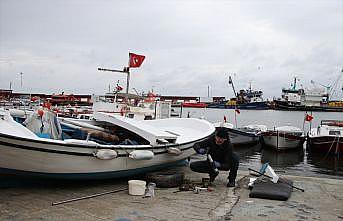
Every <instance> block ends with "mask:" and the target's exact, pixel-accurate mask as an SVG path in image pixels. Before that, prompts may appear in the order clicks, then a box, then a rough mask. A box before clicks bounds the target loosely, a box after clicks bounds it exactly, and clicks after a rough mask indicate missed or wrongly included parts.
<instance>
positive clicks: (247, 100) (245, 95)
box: [207, 76, 269, 110]
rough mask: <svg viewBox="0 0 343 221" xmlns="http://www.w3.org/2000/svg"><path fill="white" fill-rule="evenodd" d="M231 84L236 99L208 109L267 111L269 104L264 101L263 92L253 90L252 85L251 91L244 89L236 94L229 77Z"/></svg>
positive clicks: (210, 105)
mask: <svg viewBox="0 0 343 221" xmlns="http://www.w3.org/2000/svg"><path fill="white" fill-rule="evenodd" d="M229 84H231V85H232V89H233V92H234V95H235V97H234V98H231V99H230V100H227V101H223V102H221V103H212V104H209V105H208V106H207V107H209V108H227V109H243V110H267V109H269V104H268V102H267V101H264V100H263V92H262V91H261V90H253V89H252V88H251V84H250V87H249V89H246V90H245V89H242V90H240V91H239V92H238V93H236V90H235V87H234V84H233V81H232V78H231V76H230V77H229Z"/></svg>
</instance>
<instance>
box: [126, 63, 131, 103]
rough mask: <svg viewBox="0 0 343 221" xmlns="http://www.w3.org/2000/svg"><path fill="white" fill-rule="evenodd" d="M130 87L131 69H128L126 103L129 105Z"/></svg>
mask: <svg viewBox="0 0 343 221" xmlns="http://www.w3.org/2000/svg"><path fill="white" fill-rule="evenodd" d="M129 87H130V68H129V67H128V68H127V78H126V101H127V103H129Z"/></svg>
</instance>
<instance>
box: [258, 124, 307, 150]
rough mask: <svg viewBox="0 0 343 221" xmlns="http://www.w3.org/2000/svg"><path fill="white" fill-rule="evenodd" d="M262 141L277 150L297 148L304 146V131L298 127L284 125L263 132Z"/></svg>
mask: <svg viewBox="0 0 343 221" xmlns="http://www.w3.org/2000/svg"><path fill="white" fill-rule="evenodd" d="M261 136H262V143H263V145H265V146H268V147H271V148H273V149H275V150H277V151H283V150H289V149H295V148H299V147H302V146H303V143H304V142H305V136H304V132H303V131H302V130H301V129H300V128H297V127H292V126H282V127H276V128H274V129H273V130H267V131H266V132H262V133H261Z"/></svg>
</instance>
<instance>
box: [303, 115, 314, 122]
mask: <svg viewBox="0 0 343 221" xmlns="http://www.w3.org/2000/svg"><path fill="white" fill-rule="evenodd" d="M312 119H313V116H312V115H309V114H306V115H305V121H311V120H312Z"/></svg>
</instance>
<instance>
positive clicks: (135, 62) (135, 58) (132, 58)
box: [129, 53, 145, 68]
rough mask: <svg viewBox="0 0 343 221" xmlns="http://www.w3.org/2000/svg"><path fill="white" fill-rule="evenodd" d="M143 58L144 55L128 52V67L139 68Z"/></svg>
mask: <svg viewBox="0 0 343 221" xmlns="http://www.w3.org/2000/svg"><path fill="white" fill-rule="evenodd" d="M144 59H145V56H144V55H139V54H134V53H129V67H130V68H139V67H140V66H141V64H142V63H143V61H144Z"/></svg>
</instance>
